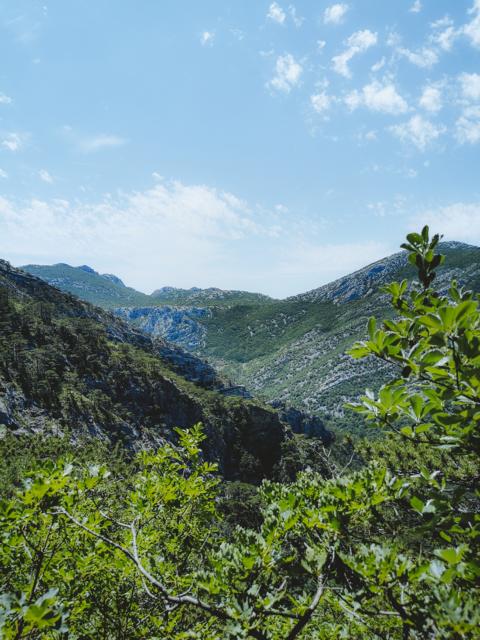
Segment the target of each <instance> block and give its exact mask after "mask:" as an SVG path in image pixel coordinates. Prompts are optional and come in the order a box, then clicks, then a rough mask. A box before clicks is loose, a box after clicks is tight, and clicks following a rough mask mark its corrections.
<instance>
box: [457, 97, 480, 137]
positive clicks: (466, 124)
mask: <svg viewBox="0 0 480 640" xmlns="http://www.w3.org/2000/svg"><path fill="white" fill-rule="evenodd" d="M456 138H457V140H458V141H459V142H460V144H478V143H479V142H480V105H475V106H470V107H466V108H465V109H464V110H463V112H462V115H461V116H460V117H459V118H458V120H457V122H456Z"/></svg>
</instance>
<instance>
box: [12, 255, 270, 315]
mask: <svg viewBox="0 0 480 640" xmlns="http://www.w3.org/2000/svg"><path fill="white" fill-rule="evenodd" d="M21 269H23V270H24V271H27V272H28V273H31V274H32V275H34V276H37V277H38V278H42V280H45V281H46V282H48V283H49V284H51V285H52V286H54V287H57V288H58V289H61V290H62V291H67V292H68V293H73V294H74V295H76V296H78V297H79V298H81V299H82V300H86V301H87V302H90V303H92V304H96V305H98V306H99V307H103V308H104V309H114V308H117V307H142V306H143V307H158V306H164V305H169V306H174V307H199V306H201V307H211V306H218V307H228V306H232V305H235V304H249V303H255V304H256V303H262V302H271V301H272V298H270V297H269V296H266V295H263V294H261V293H250V292H249V291H224V290H222V289H217V288H215V287H211V288H208V289H199V288H198V287H192V288H191V289H177V288H175V287H162V288H160V289H157V290H156V291H154V292H153V293H152V295H148V294H146V293H141V292H140V291H136V290H135V289H132V288H131V287H126V286H125V285H124V283H123V282H122V280H121V279H120V278H119V277H118V276H115V275H113V274H111V273H103V274H101V273H98V272H97V271H95V270H94V269H92V268H91V267H89V266H87V265H82V266H80V267H72V266H70V265H68V264H64V263H59V264H53V265H38V264H27V265H24V266H22V267H21Z"/></svg>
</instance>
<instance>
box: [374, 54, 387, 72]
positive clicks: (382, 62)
mask: <svg viewBox="0 0 480 640" xmlns="http://www.w3.org/2000/svg"><path fill="white" fill-rule="evenodd" d="M386 62H387V60H386V58H385V57H383V58H382V59H381V60H379V61H378V62H376V63H375V64H374V65H372V71H373V73H377V71H380V69H383V67H384V66H385V64H386Z"/></svg>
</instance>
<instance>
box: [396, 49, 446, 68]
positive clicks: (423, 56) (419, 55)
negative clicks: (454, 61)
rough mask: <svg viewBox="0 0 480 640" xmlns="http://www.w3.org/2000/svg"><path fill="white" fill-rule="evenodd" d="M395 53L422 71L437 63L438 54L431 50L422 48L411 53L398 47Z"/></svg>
mask: <svg viewBox="0 0 480 640" xmlns="http://www.w3.org/2000/svg"><path fill="white" fill-rule="evenodd" d="M397 53H399V54H400V55H401V56H403V57H405V58H407V60H408V61H409V62H411V63H412V64H414V65H416V66H417V67H420V68H422V69H430V68H431V67H433V65H435V64H436V63H437V62H438V54H437V52H436V51H434V50H433V49H428V48H427V47H424V48H423V49H420V50H419V51H411V50H410V49H406V48H404V47H399V48H398V49H397Z"/></svg>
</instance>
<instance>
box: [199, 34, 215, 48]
mask: <svg viewBox="0 0 480 640" xmlns="http://www.w3.org/2000/svg"><path fill="white" fill-rule="evenodd" d="M214 39H215V32H214V31H203V32H202V33H201V34H200V44H201V45H202V47H207V46H208V47H211V46H212V45H213V41H214Z"/></svg>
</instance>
